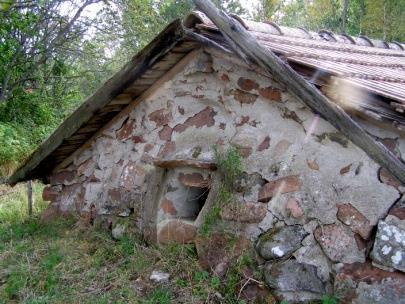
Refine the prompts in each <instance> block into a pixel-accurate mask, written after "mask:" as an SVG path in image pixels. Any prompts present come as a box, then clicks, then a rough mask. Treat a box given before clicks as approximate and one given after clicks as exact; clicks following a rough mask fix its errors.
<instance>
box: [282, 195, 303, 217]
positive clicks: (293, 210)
mask: <svg viewBox="0 0 405 304" xmlns="http://www.w3.org/2000/svg"><path fill="white" fill-rule="evenodd" d="M285 208H286V210H287V211H288V213H289V214H290V215H291V216H292V217H294V218H301V217H302V216H303V215H304V210H302V208H301V206H300V203H299V201H298V200H296V199H295V198H290V199H289V200H288V201H287V204H286V206H285Z"/></svg>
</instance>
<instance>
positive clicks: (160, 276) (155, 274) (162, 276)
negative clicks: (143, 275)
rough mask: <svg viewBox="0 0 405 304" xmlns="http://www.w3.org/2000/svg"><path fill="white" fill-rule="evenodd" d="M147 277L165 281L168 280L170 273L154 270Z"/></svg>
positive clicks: (155, 280)
mask: <svg viewBox="0 0 405 304" xmlns="http://www.w3.org/2000/svg"><path fill="white" fill-rule="evenodd" d="M149 279H150V280H151V281H153V282H156V283H166V282H169V279H170V273H167V272H162V271H159V270H154V271H152V274H151V275H150V277H149Z"/></svg>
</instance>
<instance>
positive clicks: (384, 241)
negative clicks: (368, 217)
mask: <svg viewBox="0 0 405 304" xmlns="http://www.w3.org/2000/svg"><path fill="white" fill-rule="evenodd" d="M401 222H402V225H401ZM401 226H402V227H401ZM403 226H405V220H402V221H401V220H390V221H380V222H379V223H378V230H377V236H376V238H375V242H374V247H373V251H372V252H371V258H372V259H373V262H374V263H375V265H376V266H378V265H382V266H384V267H389V268H394V269H398V270H401V271H403V272H405V229H404V227H403Z"/></svg>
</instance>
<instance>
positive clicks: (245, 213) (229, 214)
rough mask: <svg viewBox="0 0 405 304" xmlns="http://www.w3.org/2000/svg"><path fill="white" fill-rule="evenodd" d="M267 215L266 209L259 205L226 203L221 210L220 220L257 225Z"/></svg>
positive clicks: (264, 206)
mask: <svg viewBox="0 0 405 304" xmlns="http://www.w3.org/2000/svg"><path fill="white" fill-rule="evenodd" d="M266 213H267V207H266V205H264V204H261V203H232V202H231V203H228V204H226V205H225V206H224V207H223V208H222V210H221V218H222V219H223V220H227V221H237V222H243V223H259V222H261V221H262V220H263V219H264V217H265V216H266Z"/></svg>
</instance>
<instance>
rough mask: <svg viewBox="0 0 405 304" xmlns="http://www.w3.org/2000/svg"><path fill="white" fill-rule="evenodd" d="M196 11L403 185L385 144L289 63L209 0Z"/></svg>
mask: <svg viewBox="0 0 405 304" xmlns="http://www.w3.org/2000/svg"><path fill="white" fill-rule="evenodd" d="M193 1H194V3H195V5H196V6H197V8H198V9H200V10H201V11H202V12H203V13H205V14H206V15H207V16H208V18H210V19H211V21H212V22H213V23H214V24H215V25H216V26H217V27H218V29H219V30H220V32H221V33H222V34H223V35H224V37H225V39H226V40H227V41H228V43H229V44H230V46H231V47H232V48H233V49H234V51H235V52H236V53H237V54H238V55H239V56H241V57H242V58H243V59H244V60H252V61H253V62H254V63H256V64H257V65H259V66H260V67H262V68H263V69H264V70H266V71H268V72H270V73H271V74H272V75H273V77H274V78H275V79H276V80H278V81H279V82H281V83H283V84H285V85H286V86H287V87H288V88H289V89H290V91H291V92H292V93H293V94H294V95H296V96H297V97H298V98H299V99H301V100H302V101H303V102H304V103H305V104H306V105H307V106H309V107H310V108H311V109H312V110H313V111H315V112H317V113H319V114H320V115H321V116H323V117H324V118H325V119H326V120H328V121H329V122H330V123H331V124H332V125H333V126H334V127H335V128H337V129H338V130H339V131H340V132H342V133H343V134H344V135H345V136H346V137H347V138H348V139H350V140H351V141H352V142H353V143H354V144H355V145H357V146H358V147H360V148H361V149H363V150H364V151H365V152H366V153H367V154H368V156H369V157H370V158H372V159H373V160H374V161H376V162H377V163H378V164H380V165H381V166H382V167H384V168H386V169H387V170H388V171H389V172H390V173H391V174H392V175H393V176H395V177H396V178H397V179H398V180H399V181H400V182H401V183H403V184H405V164H404V163H403V162H402V161H401V160H399V159H398V158H397V157H396V156H395V155H394V154H393V153H392V152H391V151H389V150H388V149H387V148H386V147H385V146H384V145H382V144H380V143H378V142H376V141H375V140H374V139H373V138H372V137H371V136H370V135H369V134H368V133H366V132H365V131H364V130H363V129H362V128H361V127H360V126H359V125H358V124H357V123H356V122H355V121H353V120H352V119H351V117H350V116H349V115H348V114H347V113H346V112H345V111H344V110H342V109H341V108H340V107H339V106H338V105H336V104H334V103H332V102H330V101H329V100H328V99H327V98H326V97H325V96H324V95H323V94H322V93H321V92H320V91H319V90H318V89H317V88H315V87H314V86H313V85H311V84H310V83H309V82H307V81H306V80H305V79H304V78H303V77H301V76H300V75H299V74H298V73H297V72H295V71H294V70H293V69H292V68H291V67H290V66H289V65H288V64H285V63H284V62H283V61H282V60H281V59H280V58H278V57H277V56H276V55H274V54H273V53H272V52H271V51H270V50H268V49H266V48H265V47H263V46H261V45H260V44H259V43H258V41H257V40H256V39H255V38H254V37H253V36H252V35H251V34H250V33H249V32H248V31H247V30H246V29H245V28H244V27H243V26H242V25H241V24H240V23H239V22H238V21H236V20H235V19H233V18H230V17H229V16H228V15H226V14H225V13H224V12H221V11H219V10H218V9H217V8H216V7H215V6H214V5H213V3H212V2H211V1H209V0H193Z"/></svg>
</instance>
